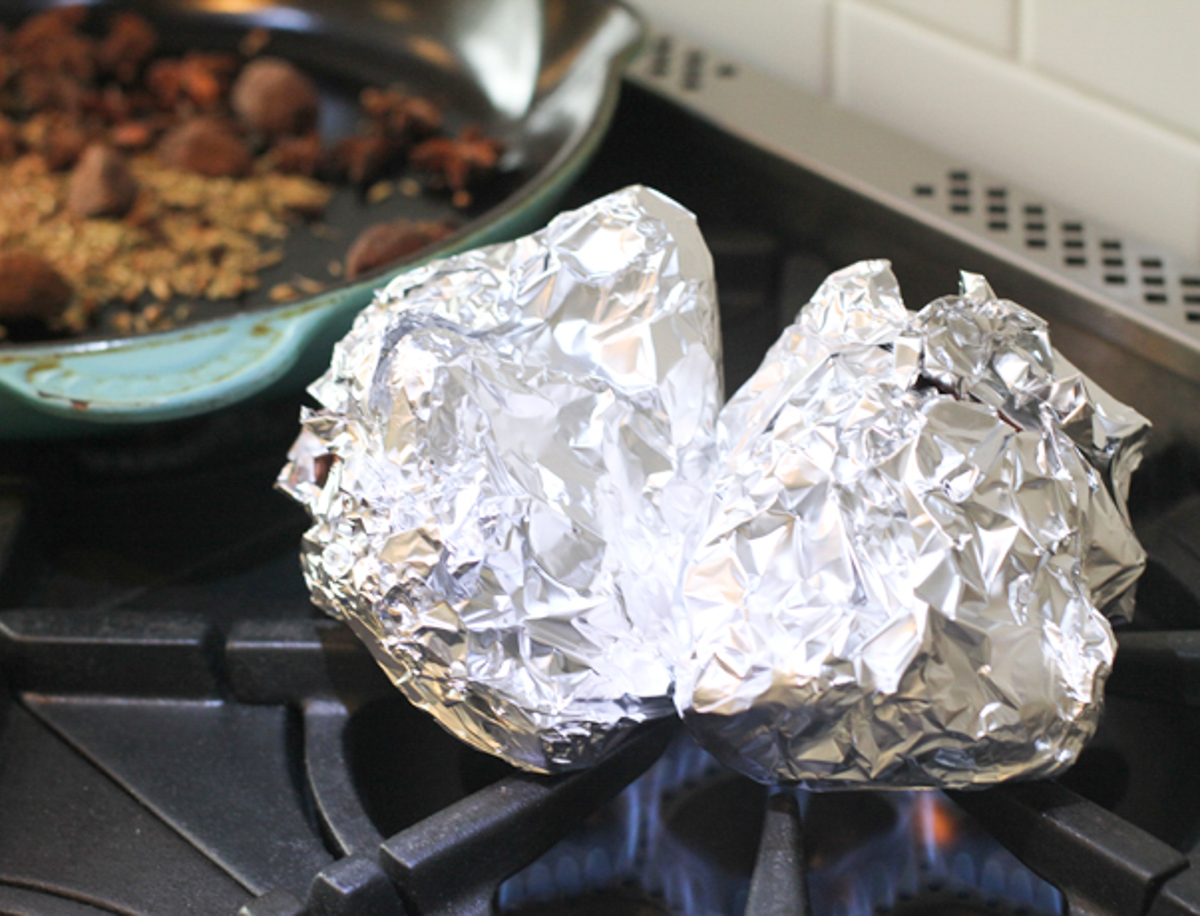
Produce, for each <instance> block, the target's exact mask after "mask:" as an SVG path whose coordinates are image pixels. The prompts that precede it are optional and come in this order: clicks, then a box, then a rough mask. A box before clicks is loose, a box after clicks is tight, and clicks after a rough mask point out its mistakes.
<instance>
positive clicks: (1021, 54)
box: [1014, 0, 1035, 69]
mask: <svg viewBox="0 0 1200 916" xmlns="http://www.w3.org/2000/svg"><path fill="white" fill-rule="evenodd" d="M1034 2H1035V0H1016V4H1017V5H1016V19H1017V21H1016V22H1015V23H1014V25H1015V28H1016V35H1015V36H1014V37H1015V38H1016V47H1017V63H1019V64H1020V65H1021V66H1022V67H1028V68H1030V69H1035V68H1034V66H1033V4H1034Z"/></svg>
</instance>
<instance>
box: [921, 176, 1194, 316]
mask: <svg viewBox="0 0 1200 916" xmlns="http://www.w3.org/2000/svg"><path fill="white" fill-rule="evenodd" d="M911 196H912V197H913V199H914V200H916V201H918V202H920V203H921V204H922V206H923V207H930V208H936V209H937V210H940V211H941V212H943V213H944V214H946V215H947V216H949V217H950V218H951V219H953V220H955V221H956V222H959V223H967V224H968V225H970V226H971V228H975V229H976V230H978V231H981V232H982V233H985V234H986V235H988V236H989V237H996V238H999V239H1001V240H1002V242H1003V243H1004V244H1005V245H1006V246H1007V247H1011V248H1014V249H1024V250H1025V251H1026V252H1028V253H1029V254H1031V255H1033V256H1034V257H1036V258H1037V260H1038V261H1040V262H1043V263H1047V262H1048V263H1049V264H1051V265H1054V266H1055V267H1058V266H1060V265H1061V268H1063V269H1064V270H1063V273H1064V274H1066V275H1067V276H1070V277H1075V278H1079V279H1082V280H1083V281H1084V282H1085V283H1087V284H1088V285H1090V286H1093V287H1099V288H1102V289H1105V290H1106V291H1109V292H1111V293H1112V294H1114V295H1117V296H1119V297H1120V298H1121V300H1122V301H1123V302H1125V303H1127V304H1128V305H1131V306H1134V307H1135V308H1138V309H1139V310H1144V311H1145V312H1148V313H1150V314H1153V315H1155V316H1156V317H1167V318H1169V319H1171V320H1173V321H1176V322H1178V321H1183V322H1187V323H1190V324H1197V323H1200V268H1189V267H1183V266H1176V265H1175V264H1174V263H1173V262H1172V259H1171V258H1170V257H1169V256H1167V255H1164V254H1162V253H1160V252H1155V251H1153V250H1152V249H1149V248H1136V247H1135V246H1127V245H1126V243H1125V242H1124V241H1123V240H1122V239H1120V238H1116V237H1114V236H1113V235H1112V234H1110V233H1109V232H1108V231H1107V230H1105V231H1103V232H1101V233H1099V234H1097V233H1094V232H1091V231H1089V230H1090V227H1089V225H1088V224H1087V223H1086V222H1085V221H1084V220H1082V219H1080V218H1078V217H1074V216H1070V215H1067V214H1064V213H1062V212H1061V211H1059V210H1058V208H1056V207H1054V206H1053V205H1051V204H1048V203H1046V202H1045V201H1043V200H1041V199H1038V198H1034V197H1025V196H1024V195H1022V194H1021V193H1020V192H1019V191H1016V190H1014V189H1012V188H1010V187H1008V186H1006V185H1003V184H995V183H990V182H977V181H976V180H975V176H974V175H973V174H972V172H971V171H970V170H968V169H965V168H952V169H950V170H948V171H947V172H946V173H945V174H944V175H943V177H942V179H941V180H940V181H918V182H916V183H915V184H913V185H912V195H911ZM1131 249H1133V250H1131Z"/></svg>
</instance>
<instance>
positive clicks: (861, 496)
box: [675, 261, 1148, 788]
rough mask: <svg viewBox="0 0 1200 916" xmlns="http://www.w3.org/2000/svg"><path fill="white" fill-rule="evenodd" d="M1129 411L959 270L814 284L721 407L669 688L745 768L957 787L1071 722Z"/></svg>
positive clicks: (788, 777)
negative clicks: (943, 286) (942, 287)
mask: <svg viewBox="0 0 1200 916" xmlns="http://www.w3.org/2000/svg"><path fill="white" fill-rule="evenodd" d="M1147 431H1148V423H1147V421H1146V420H1145V419H1144V418H1143V417H1141V416H1140V415H1139V414H1137V413H1136V412H1135V411H1133V410H1132V409H1130V408H1128V407H1125V406H1124V405H1122V404H1120V403H1118V402H1117V401H1115V400H1114V399H1113V398H1112V397H1110V396H1109V395H1107V394H1106V393H1105V392H1103V391H1102V390H1100V389H1099V388H1098V387H1097V386H1096V385H1095V383H1094V382H1092V381H1091V380H1090V379H1088V378H1086V377H1085V376H1083V375H1082V374H1081V373H1080V372H1079V371H1078V370H1077V369H1076V368H1075V367H1073V366H1072V365H1071V364H1070V363H1069V362H1068V361H1067V360H1066V359H1064V358H1063V357H1062V356H1061V355H1060V354H1059V353H1057V352H1056V351H1054V350H1053V349H1052V348H1051V346H1050V342H1049V338H1048V334H1047V329H1046V325H1045V323H1044V322H1043V321H1042V320H1041V319H1040V318H1038V317H1037V316H1035V315H1033V314H1032V313H1030V312H1028V311H1026V310H1025V309H1023V308H1021V307H1020V306H1018V305H1015V304H1013V303H1012V302H1008V301H1005V300H1002V299H997V298H996V297H995V295H994V294H993V293H992V290H991V289H990V288H989V287H988V285H987V283H986V281H985V280H984V279H983V278H982V277H980V276H978V275H973V274H964V275H963V278H962V291H961V294H960V295H957V296H949V297H946V298H943V299H939V300H937V301H935V302H933V303H931V304H930V305H928V306H927V307H926V308H925V309H924V310H922V311H921V312H919V313H917V314H915V315H912V314H909V313H908V312H906V310H905V308H904V304H903V302H902V301H901V297H900V291H899V289H898V287H897V284H896V280H895V277H894V276H893V275H892V272H891V270H890V267H889V265H888V263H887V262H886V261H867V262H862V263H859V264H855V265H853V266H851V267H849V268H846V269H845V270H842V271H839V272H838V273H835V274H833V275H832V276H831V277H829V278H828V279H827V280H826V282H825V283H824V284H823V285H822V287H821V288H820V289H819V290H818V291H817V293H816V295H815V296H814V298H813V300H812V301H811V302H810V303H809V304H808V305H807V306H806V307H805V308H804V309H802V310H801V312H800V314H799V316H798V317H797V319H796V321H795V323H794V324H793V325H792V326H790V327H789V328H787V329H786V330H785V331H784V333H783V335H782V337H781V338H780V339H779V341H778V342H777V343H776V344H775V345H774V347H773V348H772V349H771V351H770V352H769V353H768V355H767V357H766V359H765V361H764V362H763V364H762V366H761V368H760V369H759V370H758V372H757V373H756V374H755V375H754V376H753V377H752V378H751V379H750V380H749V381H748V382H747V383H746V384H745V385H744V386H743V387H742V389H741V390H740V391H738V392H737V394H736V395H735V396H734V397H733V398H732V399H731V400H730V402H729V403H728V405H727V406H726V407H725V408H724V410H723V411H722V413H721V417H720V421H719V428H718V442H719V448H720V451H721V464H720V467H719V469H718V470H717V471H716V475H715V476H716V479H715V484H714V489H713V492H712V499H711V502H710V504H709V506H708V507H707V509H705V510H704V520H703V523H704V526H705V527H704V530H703V534H702V536H701V538H700V543H699V546H698V548H697V550H696V552H695V555H694V557H693V558H692V560H691V562H690V564H689V566H688V568H687V570H686V573H685V577H684V580H683V592H684V596H683V597H684V606H685V608H686V611H687V614H688V616H689V618H690V621H691V626H692V628H693V635H692V646H691V649H690V651H689V652H688V653H686V654H685V656H684V658H683V660H682V661H681V663H680V665H679V666H678V671H677V684H676V693H675V701H676V704H677V706H678V708H679V711H680V713H681V714H682V715H683V716H684V718H685V720H686V721H687V723H688V724H689V726H690V727H691V728H692V730H693V732H694V733H695V734H696V736H697V737H698V739H699V740H700V741H701V743H702V744H703V745H704V746H705V747H707V748H708V750H710V751H711V752H712V753H714V754H715V755H716V756H717V757H718V758H720V759H721V760H722V761H724V762H725V763H726V764H728V765H730V766H732V767H734V768H736V769H738V770H740V771H742V772H744V773H746V774H747V775H749V776H751V777H753V778H754V779H757V780H759V781H761V782H779V781H798V780H803V781H805V782H807V783H809V784H810V785H811V786H813V787H816V788H833V787H839V786H842V787H844V786H854V785H864V784H869V785H872V786H875V787H886V788H899V787H929V786H937V787H947V788H963V787H969V786H982V785H987V784H991V783H996V782H1000V781H1002V780H1006V779H1010V778H1013V777H1025V778H1032V777H1041V776H1048V775H1051V774H1053V773H1055V772H1058V771H1060V770H1062V769H1063V768H1065V767H1066V766H1068V765H1070V764H1071V763H1072V762H1073V761H1074V760H1075V758H1076V756H1077V755H1078V753H1079V751H1080V750H1081V748H1082V747H1083V745H1084V744H1085V742H1086V741H1087V740H1088V739H1089V738H1090V737H1091V735H1092V734H1093V732H1094V730H1095V727H1096V724H1097V719H1098V716H1099V714H1100V709H1101V703H1102V693H1103V685H1104V681H1105V678H1106V677H1107V675H1108V673H1109V671H1110V669H1111V665H1112V660H1113V655H1114V650H1115V640H1114V637H1113V633H1112V629H1111V627H1110V625H1109V622H1108V620H1106V618H1105V616H1104V614H1103V613H1102V610H1103V611H1106V612H1108V613H1110V614H1113V615H1127V614H1129V613H1130V611H1131V598H1132V587H1133V584H1134V581H1135V579H1136V578H1137V576H1138V575H1139V573H1140V571H1141V569H1142V567H1143V565H1144V554H1143V551H1142V549H1141V547H1140V546H1139V544H1138V542H1137V540H1136V538H1135V536H1134V534H1133V532H1132V529H1131V527H1130V524H1129V519H1128V516H1127V514H1126V510H1125V497H1126V493H1127V489H1128V484H1129V475H1130V473H1131V472H1132V471H1133V469H1134V468H1135V467H1136V465H1137V464H1138V462H1139V460H1140V451H1141V447H1142V443H1143V440H1144V438H1145V435H1146V433H1147Z"/></svg>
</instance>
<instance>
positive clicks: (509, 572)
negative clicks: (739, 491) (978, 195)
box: [279, 187, 723, 772]
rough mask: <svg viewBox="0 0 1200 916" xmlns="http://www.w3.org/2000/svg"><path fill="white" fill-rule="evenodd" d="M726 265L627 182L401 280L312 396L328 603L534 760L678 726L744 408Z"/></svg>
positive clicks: (427, 701) (452, 719) (443, 709)
mask: <svg viewBox="0 0 1200 916" xmlns="http://www.w3.org/2000/svg"><path fill="white" fill-rule="evenodd" d="M720 355H721V354H720V330H719V323H718V315H717V309H716V301H715V292H714V283H713V269H712V259H711V256H710V255H709V252H708V249H707V247H706V246H705V244H704V241H703V239H702V238H701V236H700V233H699V231H698V229H697V227H696V223H695V219H694V217H693V216H692V215H691V214H690V213H688V212H687V211H686V210H684V209H683V208H681V207H680V206H679V205H677V204H675V203H674V202H672V201H670V200H668V199H667V198H666V197H664V196H662V195H660V194H658V193H656V192H654V191H651V190H648V189H646V188H641V187H632V188H628V189H626V190H623V191H620V192H618V193H615V194H612V195H610V196H608V197H604V198H602V199H600V200H598V201H595V202H594V203H592V204H590V205H588V206H586V207H583V208H582V209H580V210H576V211H574V212H570V213H564V214H561V215H560V216H558V217H557V218H555V219H554V220H553V221H552V222H551V223H550V224H549V225H548V226H547V227H546V228H545V229H543V230H541V231H539V232H536V233H534V234H533V235H531V236H528V237H526V238H522V239H519V240H517V241H515V242H511V243H506V244H501V245H495V246H491V247H488V248H482V249H478V250H475V251H471V252H467V253H465V254H462V255H458V256H456V257H451V258H449V259H446V260H442V261H437V262H434V263H431V264H429V265H428V266H425V267H423V268H419V269H417V270H415V271H413V272H411V273H408V274H406V275H404V276H401V277H400V278H398V279H396V280H395V281H394V282H392V283H391V284H390V285H389V286H387V287H386V288H385V289H384V290H383V291H382V292H381V294H380V295H379V296H378V297H377V298H376V301H375V302H374V304H373V305H371V306H370V307H369V308H367V309H366V310H365V311H364V312H363V313H362V314H361V315H360V316H359V317H358V319H357V321H356V322H355V324H354V327H353V329H352V330H351V331H350V333H349V334H348V335H347V336H346V338H345V339H344V340H343V341H341V343H340V344H338V346H337V348H336V350H335V352H334V355H333V360H332V364H331V366H330V369H329V371H328V372H327V373H326V374H325V375H324V376H323V377H322V378H320V379H319V380H318V381H317V382H315V383H314V384H313V385H312V387H311V388H310V391H311V393H312V394H313V396H314V397H316V399H317V400H318V401H319V402H320V403H321V404H322V405H323V409H321V410H316V411H308V412H306V413H305V415H304V416H303V417H302V425H303V427H304V429H303V432H302V434H301V436H300V438H299V439H298V440H297V442H296V444H295V446H294V447H293V449H292V451H291V454H290V456H289V458H290V461H289V464H288V465H287V466H286V467H285V468H284V470H283V472H282V474H281V476H280V480H279V485H280V487H281V488H282V489H283V490H285V491H286V492H288V493H290V494H291V495H292V496H294V497H295V498H296V499H297V500H299V501H300V502H302V503H303V504H304V505H305V506H306V507H307V509H308V510H309V512H310V513H311V515H312V519H313V525H312V528H311V529H310V530H309V531H308V533H307V534H306V536H305V538H304V544H303V556H302V560H303V565H304V573H305V576H306V579H307V581H308V585H309V588H310V590H311V592H312V596H313V599H314V600H315V601H316V603H317V604H319V605H320V606H321V607H323V608H325V609H326V610H327V611H328V612H329V613H331V614H333V615H334V616H336V617H340V618H342V619H343V620H345V621H347V622H348V623H349V625H350V626H351V627H352V628H353V629H354V630H355V631H356V632H357V634H358V635H359V636H360V637H361V638H362V639H363V640H364V641H365V642H366V644H367V645H368V647H369V648H370V649H371V651H372V653H373V654H374V656H375V658H376V659H377V660H378V661H379V663H380V664H381V665H382V666H383V668H384V670H385V671H386V672H387V674H388V675H389V676H390V677H391V679H392V680H393V681H394V682H395V684H396V685H397V686H398V687H399V688H400V689H401V690H402V691H403V693H404V694H405V695H406V696H407V697H408V698H409V699H410V700H411V701H412V702H413V703H415V704H416V705H418V706H421V707H423V708H424V709H426V710H428V711H429V712H430V713H432V714H433V715H434V716H435V717H437V719H438V720H439V721H440V722H441V723H442V725H444V726H445V727H446V728H447V729H449V730H450V731H451V732H453V733H454V734H455V735H457V736H458V737H460V738H461V739H463V740H464V741H466V742H468V743H469V744H471V745H473V746H474V747H476V748H479V749H481V750H483V751H486V752H489V753H492V754H495V755H497V756H500V757H502V758H504V759H506V760H508V761H509V762H511V763H513V764H516V765H518V766H520V767H523V768H526V769H529V770H534V771H541V772H554V771H558V770H565V769H572V768H576V767H582V766H586V765H588V764H590V763H592V762H594V761H595V760H596V759H598V758H599V757H600V756H602V755H603V754H604V753H606V752H607V751H608V750H609V749H610V748H611V747H612V745H613V744H614V743H615V742H616V741H618V740H619V739H620V738H621V737H622V736H623V735H624V734H625V733H626V732H627V731H628V730H629V729H630V728H631V727H633V726H634V725H636V724H637V723H639V722H642V721H644V720H647V719H650V718H654V717H659V716H664V715H672V714H674V708H673V706H672V703H671V699H670V690H671V683H672V675H671V668H670V663H671V660H672V659H673V658H674V657H675V656H676V655H677V654H678V653H679V652H680V651H681V648H680V645H679V642H678V640H679V638H680V637H679V634H678V633H677V632H676V631H675V629H674V622H675V620H676V618H675V617H674V616H673V615H672V614H671V612H670V611H671V608H672V607H673V602H675V601H676V600H677V599H678V583H679V577H680V575H681V572H682V569H683V565H684V562H685V559H686V556H685V550H686V547H685V539H686V532H687V531H688V530H689V529H690V526H691V524H692V522H693V520H694V518H695V507H696V506H697V504H699V503H700V502H701V501H702V500H703V498H704V494H705V493H706V492H707V490H708V487H709V474H710V472H711V469H712V467H713V466H714V458H715V426H716V417H717V413H718V410H719V408H720V406H721V403H722V400H723V394H722V381H721V369H720V366H721V361H720Z"/></svg>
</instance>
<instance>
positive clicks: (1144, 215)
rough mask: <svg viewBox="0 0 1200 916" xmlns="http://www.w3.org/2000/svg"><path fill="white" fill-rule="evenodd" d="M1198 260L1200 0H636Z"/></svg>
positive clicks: (691, 32)
mask: <svg viewBox="0 0 1200 916" xmlns="http://www.w3.org/2000/svg"><path fill="white" fill-rule="evenodd" d="M631 2H632V3H633V4H634V5H635V6H637V7H639V8H640V9H641V10H642V11H643V12H644V13H645V14H646V15H647V17H648V18H650V19H651V20H652V21H653V22H655V23H656V24H657V25H660V26H663V27H666V28H668V29H670V30H672V31H676V32H678V33H680V34H681V35H684V36H690V37H692V38H694V39H696V40H698V41H700V42H702V43H704V44H706V45H708V46H710V47H712V48H714V49H717V50H719V51H723V52H725V53H727V54H729V55H730V56H732V57H734V58H737V59H741V60H743V61H746V62H747V63H751V64H754V65H756V66H758V67H760V68H761V69H763V70H766V71H767V72H769V73H772V74H773V75H775V76H778V77H782V78H783V79H786V80H789V81H791V82H793V83H794V84H796V85H798V86H800V87H802V88H804V89H806V90H808V91H810V92H817V93H820V94H827V95H830V96H832V97H833V98H834V100H835V101H837V102H838V103H839V104H842V105H846V106H848V107H850V108H852V109H854V110H855V111H858V112H860V113H862V114H864V115H867V116H868V117H872V118H875V119H877V120H879V121H882V122H884V123H886V124H888V125H890V126H892V127H895V128H897V129H899V130H901V131H904V132H906V133H909V134H912V135H915V136H917V137H919V138H920V139H921V140H923V141H924V142H925V143H927V144H929V145H930V146H933V147H936V148H940V149H941V150H943V151H944V152H946V153H948V154H950V155H952V156H954V157H956V158H961V159H962V160H963V164H964V165H966V166H970V165H978V166H981V167H984V168H986V169H988V170H990V171H992V172H994V173H996V174H998V175H1001V176H1007V177H1009V178H1010V179H1011V180H1013V181H1015V182H1017V183H1019V184H1021V185H1024V186H1025V187H1027V188H1029V189H1031V190H1034V191H1037V192H1040V193H1043V194H1045V195H1046V196H1047V198H1048V199H1050V200H1054V201H1056V202H1058V203H1061V204H1064V205H1066V206H1067V207H1069V208H1072V209H1075V210H1078V211H1080V212H1081V213H1084V214H1091V215H1093V216H1096V217H1099V218H1101V219H1103V220H1105V221H1107V222H1110V223H1113V224H1114V225H1115V226H1117V227H1118V228H1121V229H1124V230H1125V231H1127V232H1129V233H1131V234H1133V235H1135V236H1141V237H1142V238H1144V239H1146V240H1148V241H1150V242H1153V243H1155V244H1158V245H1162V246H1164V247H1165V248H1167V249H1169V250H1172V251H1175V252H1177V253H1179V254H1182V255H1184V256H1185V257H1188V258H1191V259H1193V260H1196V261H1200V53H1197V51H1196V50H1195V48H1197V47H1200V0H1136V2H1135V0H631Z"/></svg>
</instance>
